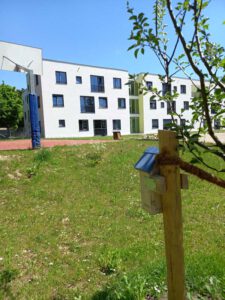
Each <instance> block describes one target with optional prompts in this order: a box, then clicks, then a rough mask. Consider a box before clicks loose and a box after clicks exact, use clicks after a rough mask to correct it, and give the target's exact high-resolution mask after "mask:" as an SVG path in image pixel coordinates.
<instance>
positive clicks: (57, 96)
mask: <svg viewBox="0 0 225 300" xmlns="http://www.w3.org/2000/svg"><path fill="white" fill-rule="evenodd" d="M59 97H62V105H59V104H58V98H59ZM54 98H56V102H54ZM52 101H53V107H64V96H63V95H62V94H53V95H52Z"/></svg>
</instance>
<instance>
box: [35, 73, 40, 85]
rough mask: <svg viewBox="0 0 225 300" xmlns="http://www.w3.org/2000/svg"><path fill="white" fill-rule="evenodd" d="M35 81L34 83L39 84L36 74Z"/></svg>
mask: <svg viewBox="0 0 225 300" xmlns="http://www.w3.org/2000/svg"><path fill="white" fill-rule="evenodd" d="M35 83H36V85H38V84H39V80H38V75H35Z"/></svg>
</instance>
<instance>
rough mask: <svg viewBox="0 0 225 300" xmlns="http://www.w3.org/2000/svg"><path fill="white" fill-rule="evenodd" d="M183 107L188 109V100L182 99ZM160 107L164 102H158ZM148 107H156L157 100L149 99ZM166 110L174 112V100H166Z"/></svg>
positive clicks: (163, 105) (162, 106)
mask: <svg viewBox="0 0 225 300" xmlns="http://www.w3.org/2000/svg"><path fill="white" fill-rule="evenodd" d="M183 104H184V106H183V109H184V110H189V101H183ZM160 106H161V108H164V107H165V103H164V102H160ZM150 109H157V101H156V100H154V99H150ZM167 111H168V113H170V112H171V111H173V112H176V101H171V102H167Z"/></svg>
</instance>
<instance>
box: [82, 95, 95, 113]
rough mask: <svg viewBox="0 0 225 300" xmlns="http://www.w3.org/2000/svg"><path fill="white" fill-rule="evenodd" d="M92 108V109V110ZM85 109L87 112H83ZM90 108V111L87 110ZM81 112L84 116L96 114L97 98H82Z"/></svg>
mask: <svg viewBox="0 0 225 300" xmlns="http://www.w3.org/2000/svg"><path fill="white" fill-rule="evenodd" d="M90 100H91V101H93V103H92V104H86V103H84V105H82V101H84V102H86V101H90ZM90 107H92V109H90ZM83 108H85V111H84V110H83ZM87 108H88V109H87ZM80 112H81V113H82V114H94V113H95V98H94V97H93V96H80Z"/></svg>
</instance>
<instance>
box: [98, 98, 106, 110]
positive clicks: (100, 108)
mask: <svg viewBox="0 0 225 300" xmlns="http://www.w3.org/2000/svg"><path fill="white" fill-rule="evenodd" d="M102 99H104V100H106V107H101V105H100V100H102ZM98 107H99V109H107V108H108V98H107V97H98Z"/></svg>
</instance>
